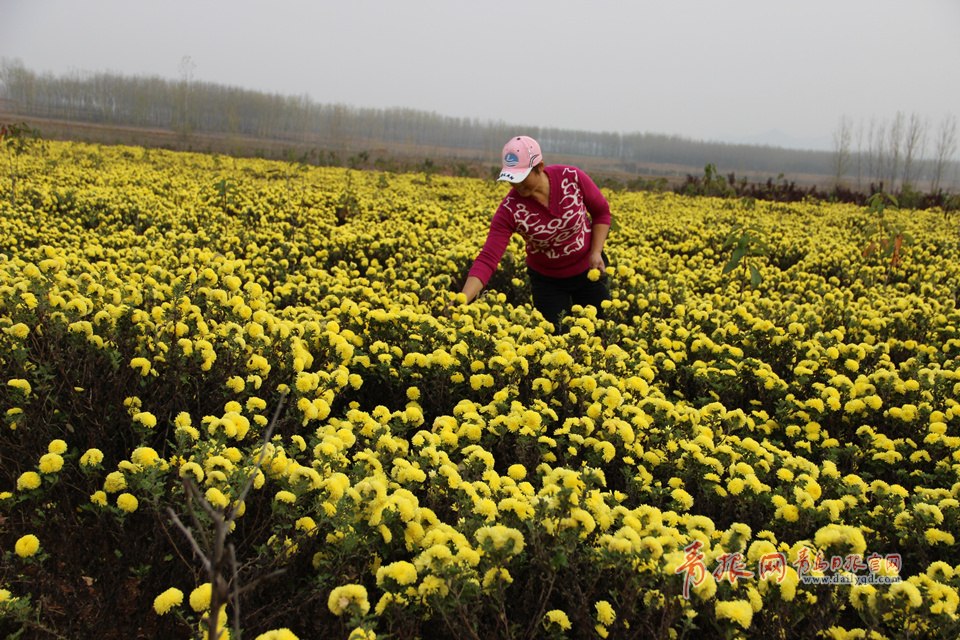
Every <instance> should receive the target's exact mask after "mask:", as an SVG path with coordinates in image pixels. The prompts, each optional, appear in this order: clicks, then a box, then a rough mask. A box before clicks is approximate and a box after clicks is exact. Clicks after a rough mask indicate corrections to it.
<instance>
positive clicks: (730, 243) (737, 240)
mask: <svg viewBox="0 0 960 640" xmlns="http://www.w3.org/2000/svg"><path fill="white" fill-rule="evenodd" d="M762 234H763V230H762V229H760V227H757V226H754V225H743V224H736V225H734V226H733V228H732V229H730V233H729V234H728V235H727V239H726V241H725V242H724V243H723V248H724V249H726V248H727V247H733V253H731V254H730V260H728V261H727V263H726V264H725V265H724V266H723V273H724V275H726V274H728V273H730V272H732V271H734V270H736V269H737V267H739V266H740V265H741V264H743V270H744V276H747V274H749V279H750V285H751V286H752V287H753V288H754V289H756V288H757V287H759V286H760V283H761V282H763V276H762V275H761V274H760V270H759V269H758V268H757V266H756V265H755V264H754V260H753V259H754V258H760V257H763V258H766V257H768V256H767V251H768V250H769V247H767V244H766V243H765V242H764V241H763V239H762Z"/></svg>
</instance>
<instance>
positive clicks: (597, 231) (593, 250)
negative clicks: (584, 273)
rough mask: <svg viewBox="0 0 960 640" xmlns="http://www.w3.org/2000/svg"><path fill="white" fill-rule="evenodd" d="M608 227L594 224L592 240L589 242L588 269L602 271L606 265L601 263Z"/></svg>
mask: <svg viewBox="0 0 960 640" xmlns="http://www.w3.org/2000/svg"><path fill="white" fill-rule="evenodd" d="M609 231H610V225H608V224H599V223H594V225H593V238H592V239H591V241H590V268H591V269H599V270H600V271H603V270H604V269H606V268H607V265H605V264H604V263H603V255H602V254H603V243H605V242H606V241H607V233H608V232H609Z"/></svg>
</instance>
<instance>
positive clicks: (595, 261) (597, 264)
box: [590, 252, 607, 275]
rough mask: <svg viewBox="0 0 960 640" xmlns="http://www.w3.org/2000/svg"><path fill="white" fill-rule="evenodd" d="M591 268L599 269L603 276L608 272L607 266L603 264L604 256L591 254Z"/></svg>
mask: <svg viewBox="0 0 960 640" xmlns="http://www.w3.org/2000/svg"><path fill="white" fill-rule="evenodd" d="M590 268H591V269H599V271H600V274H601V275H603V273H604V272H605V271H606V270H607V265H605V264H604V263H603V256H602V255H600V253H599V252H597V253H591V254H590Z"/></svg>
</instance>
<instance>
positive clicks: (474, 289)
mask: <svg viewBox="0 0 960 640" xmlns="http://www.w3.org/2000/svg"><path fill="white" fill-rule="evenodd" d="M481 291H483V280H481V279H480V278H478V277H476V276H469V277H468V278H467V281H466V282H464V283H463V295H465V296H467V304H470V303H471V302H472V301H473V299H474V298H476V297H477V295H479V293H480V292H481Z"/></svg>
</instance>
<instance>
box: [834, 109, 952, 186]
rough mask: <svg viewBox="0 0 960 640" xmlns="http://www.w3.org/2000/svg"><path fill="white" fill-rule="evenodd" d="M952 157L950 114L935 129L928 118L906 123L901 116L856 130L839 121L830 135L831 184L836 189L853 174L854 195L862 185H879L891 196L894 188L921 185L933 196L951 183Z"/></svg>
mask: <svg viewBox="0 0 960 640" xmlns="http://www.w3.org/2000/svg"><path fill="white" fill-rule="evenodd" d="M956 152H957V117H956V116H955V115H954V114H952V113H948V114H946V115H945V116H944V117H943V119H942V120H940V122H939V123H938V124H937V125H936V127H934V126H933V125H932V123H931V121H930V119H929V118H925V117H923V116H921V115H920V114H918V113H911V114H910V116H909V117H908V116H907V115H906V114H905V113H904V112H903V111H897V113H896V115H894V116H893V118H892V119H890V120H887V119H879V120H878V119H877V118H871V119H870V121H869V122H867V123H865V122H864V121H862V120H861V121H860V122H858V123H857V124H856V126H854V121H853V118H851V117H850V116H848V115H843V116H841V117H840V122H839V124H838V125H837V128H836V130H834V132H833V168H834V178H835V180H836V181H837V182H838V183H839V182H841V181H842V180H843V178H844V177H845V176H847V175H850V174H851V173H853V172H854V171H855V172H856V180H857V188H858V189H859V188H861V185H862V184H863V183H864V182H882V183H884V184H885V185H887V188H888V189H889V190H891V191H892V190H894V189H896V188H897V186H898V184H899V187H900V189H903V188H904V187H911V188H922V187H923V186H924V185H922V184H921V180H924V179H925V180H929V189H930V191H931V192H936V191H939V190H941V189H942V188H943V187H944V186H946V185H945V182H946V183H950V182H953V181H955V179H956V176H955V173H956V168H955V167H954V166H953V165H954V164H955V163H954V162H953V158H954V156H955V155H956ZM951 173H953V174H954V175H950V174H951Z"/></svg>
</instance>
